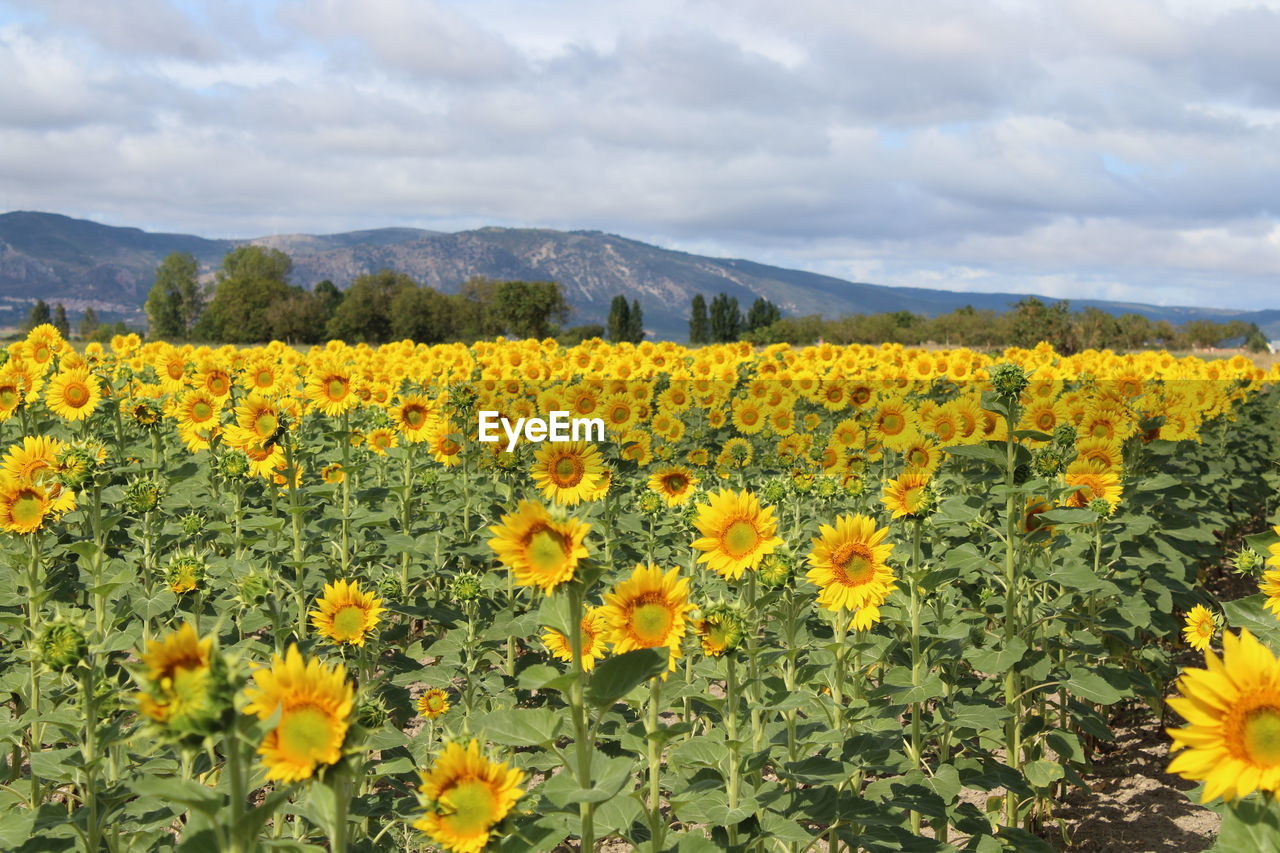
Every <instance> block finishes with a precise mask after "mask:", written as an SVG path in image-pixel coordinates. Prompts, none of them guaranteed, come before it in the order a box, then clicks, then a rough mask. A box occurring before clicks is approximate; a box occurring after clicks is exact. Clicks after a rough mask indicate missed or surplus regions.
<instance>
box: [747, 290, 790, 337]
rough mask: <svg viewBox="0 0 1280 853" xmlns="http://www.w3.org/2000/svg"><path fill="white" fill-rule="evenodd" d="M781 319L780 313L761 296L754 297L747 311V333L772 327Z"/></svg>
mask: <svg viewBox="0 0 1280 853" xmlns="http://www.w3.org/2000/svg"><path fill="white" fill-rule="evenodd" d="M781 319H782V311H781V310H779V308H778V306H777V305H774V304H773V303H772V302H770V301H769V300H768V299H765V298H764V297H763V296H760V297H756V301H755V302H752V303H751V308H750V309H748V310H747V331H748V332H754V331H756V330H757V329H763V328H765V327H766V326H772V325H773V324H774V323H776V322H778V321H779V320H781Z"/></svg>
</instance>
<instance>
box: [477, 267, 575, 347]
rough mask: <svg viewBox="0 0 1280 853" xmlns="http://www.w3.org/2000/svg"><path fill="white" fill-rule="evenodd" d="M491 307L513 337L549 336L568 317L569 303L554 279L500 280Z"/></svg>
mask: <svg viewBox="0 0 1280 853" xmlns="http://www.w3.org/2000/svg"><path fill="white" fill-rule="evenodd" d="M493 310H494V312H495V313H496V314H497V317H498V320H499V322H500V323H502V328H503V330H504V331H505V332H506V333H507V334H508V335H511V336H513V337H516V338H539V339H540V338H548V337H551V336H552V335H554V334H555V333H556V331H557V330H558V328H559V324H560V323H563V322H564V321H565V320H566V319H568V317H569V304H568V303H567V302H565V299H564V293H563V292H562V291H561V289H560V285H559V283H557V282H554V281H503V282H499V283H498V287H497V290H496V291H495V293H494V298H493Z"/></svg>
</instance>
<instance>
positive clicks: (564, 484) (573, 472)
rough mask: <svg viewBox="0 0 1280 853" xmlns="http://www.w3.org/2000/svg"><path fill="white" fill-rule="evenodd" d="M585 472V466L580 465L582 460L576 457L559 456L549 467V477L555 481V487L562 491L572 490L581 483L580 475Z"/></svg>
mask: <svg viewBox="0 0 1280 853" xmlns="http://www.w3.org/2000/svg"><path fill="white" fill-rule="evenodd" d="M585 472H586V466H584V465H583V464H582V460H581V459H579V458H578V457H577V456H571V455H566V456H561V457H560V458H559V459H557V460H556V461H555V464H554V465H552V466H551V476H552V478H553V479H554V480H555V481H556V485H557V486H559V487H560V488H562V489H568V488H572V487H574V486H576V485H578V483H580V482H582V475H583V474H584V473H585Z"/></svg>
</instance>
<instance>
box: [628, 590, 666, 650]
mask: <svg viewBox="0 0 1280 853" xmlns="http://www.w3.org/2000/svg"><path fill="white" fill-rule="evenodd" d="M674 622H675V614H674V613H672V612H671V608H670V607H669V606H667V603H666V602H665V601H663V600H662V599H661V598H659V597H657V596H645V597H643V598H641V600H640V602H639V603H638V604H636V606H635V608H634V609H633V610H632V611H631V631H632V633H633V634H635V636H636V639H637V640H639V641H640V645H642V646H660V645H663V644H664V643H666V642H667V635H668V634H669V633H670V632H671V626H672V624H673V623H674Z"/></svg>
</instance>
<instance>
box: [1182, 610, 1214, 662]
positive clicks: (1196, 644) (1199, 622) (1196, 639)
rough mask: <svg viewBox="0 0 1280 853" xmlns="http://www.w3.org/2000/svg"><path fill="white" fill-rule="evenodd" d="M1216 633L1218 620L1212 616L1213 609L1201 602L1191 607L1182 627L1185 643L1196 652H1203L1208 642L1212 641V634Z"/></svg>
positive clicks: (1207, 646)
mask: <svg viewBox="0 0 1280 853" xmlns="http://www.w3.org/2000/svg"><path fill="white" fill-rule="evenodd" d="M1216 633H1218V620H1217V619H1215V618H1214V615H1213V611H1211V610H1210V609H1209V608H1207V607H1205V606H1204V605H1203V604H1197V605H1196V606H1195V607H1193V608H1191V612H1190V613H1188V614H1187V622H1186V626H1185V627H1184V628H1183V629H1182V636H1183V638H1184V639H1185V640H1186V641H1187V645H1189V646H1191V648H1193V649H1195V650H1196V651H1198V652H1203V651H1204V650H1205V649H1207V648H1209V643H1210V642H1212V641H1213V635H1214V634H1216Z"/></svg>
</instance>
